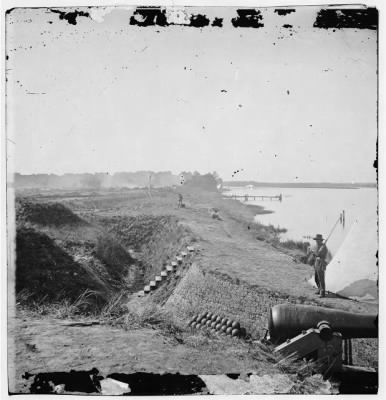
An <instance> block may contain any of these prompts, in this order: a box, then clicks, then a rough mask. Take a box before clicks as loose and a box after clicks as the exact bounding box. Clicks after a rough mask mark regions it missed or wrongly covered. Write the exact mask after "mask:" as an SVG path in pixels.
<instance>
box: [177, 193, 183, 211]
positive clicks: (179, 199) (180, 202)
mask: <svg viewBox="0 0 386 400" xmlns="http://www.w3.org/2000/svg"><path fill="white" fill-rule="evenodd" d="M182 200H183V197H182V194H181V193H178V205H177V208H181V207H182Z"/></svg>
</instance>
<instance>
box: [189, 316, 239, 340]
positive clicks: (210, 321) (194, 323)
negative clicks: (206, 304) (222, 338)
mask: <svg viewBox="0 0 386 400" xmlns="http://www.w3.org/2000/svg"><path fill="white" fill-rule="evenodd" d="M189 326H190V327H191V328H193V329H201V328H206V329H208V330H209V331H210V332H212V333H221V334H224V335H228V336H235V337H245V336H246V330H245V328H242V327H241V326H240V323H239V322H238V321H234V320H232V319H229V318H226V317H221V316H220V315H215V314H213V313H211V312H205V313H202V314H198V315H194V316H193V318H192V319H191V320H190V321H189Z"/></svg>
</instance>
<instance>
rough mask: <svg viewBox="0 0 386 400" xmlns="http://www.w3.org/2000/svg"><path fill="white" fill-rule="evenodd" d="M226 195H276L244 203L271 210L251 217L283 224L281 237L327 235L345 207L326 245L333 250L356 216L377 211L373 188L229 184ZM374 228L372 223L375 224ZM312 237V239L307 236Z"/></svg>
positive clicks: (267, 223)
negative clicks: (244, 185)
mask: <svg viewBox="0 0 386 400" xmlns="http://www.w3.org/2000/svg"><path fill="white" fill-rule="evenodd" d="M229 189H231V190H230V191H229V192H226V194H227V195H231V194H236V195H245V194H248V195H252V196H253V195H279V194H282V196H283V197H282V202H280V201H277V200H276V201H270V200H264V201H263V200H252V201H248V204H256V205H259V206H263V207H264V208H265V209H267V210H270V211H273V213H271V214H265V215H256V217H255V220H256V221H258V222H260V223H262V224H265V225H269V224H272V225H274V226H275V227H281V228H286V229H287V230H288V231H287V232H286V233H285V234H283V235H282V237H281V238H282V240H285V239H293V240H302V241H305V240H308V241H309V240H310V239H306V238H305V237H307V236H314V235H315V234H316V233H321V234H323V236H324V237H327V236H328V235H329V233H330V231H331V230H332V228H333V226H334V224H335V222H336V221H337V219H338V218H339V216H340V213H341V212H342V211H343V210H344V211H345V216H346V218H345V226H344V227H343V226H342V225H341V224H340V223H338V225H337V226H336V228H335V230H334V232H333V234H332V235H331V238H330V240H329V242H328V247H329V249H330V251H331V253H332V254H334V253H335V252H336V250H337V249H338V248H339V246H340V244H341V243H342V241H343V240H344V237H345V235H346V234H347V233H348V231H349V229H350V226H351V224H352V223H353V222H354V220H355V219H356V218H366V217H367V216H371V215H374V214H376V212H377V189H376V188H360V189H314V188H276V187H275V188H271V187H267V188H264V187H263V188H255V189H247V188H239V187H238V188H236V187H231V188H229ZM243 202H244V200H243ZM375 229H376V227H375ZM311 241H312V240H311Z"/></svg>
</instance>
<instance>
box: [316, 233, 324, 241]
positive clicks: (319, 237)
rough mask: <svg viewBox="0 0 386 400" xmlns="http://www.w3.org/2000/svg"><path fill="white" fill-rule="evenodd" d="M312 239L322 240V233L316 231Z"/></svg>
mask: <svg viewBox="0 0 386 400" xmlns="http://www.w3.org/2000/svg"><path fill="white" fill-rule="evenodd" d="M314 240H324V238H323V235H321V234H320V233H317V234H316V236H315V237H314Z"/></svg>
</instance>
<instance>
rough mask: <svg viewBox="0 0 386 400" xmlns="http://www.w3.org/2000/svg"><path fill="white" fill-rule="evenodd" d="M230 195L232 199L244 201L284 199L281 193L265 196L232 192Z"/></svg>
mask: <svg viewBox="0 0 386 400" xmlns="http://www.w3.org/2000/svg"><path fill="white" fill-rule="evenodd" d="M226 197H229V198H230V199H235V200H244V201H249V200H263V201H264V200H270V201H272V200H277V201H283V196H282V195H281V194H279V195H277V196H264V195H255V194H244V195H236V194H232V195H230V196H226Z"/></svg>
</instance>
